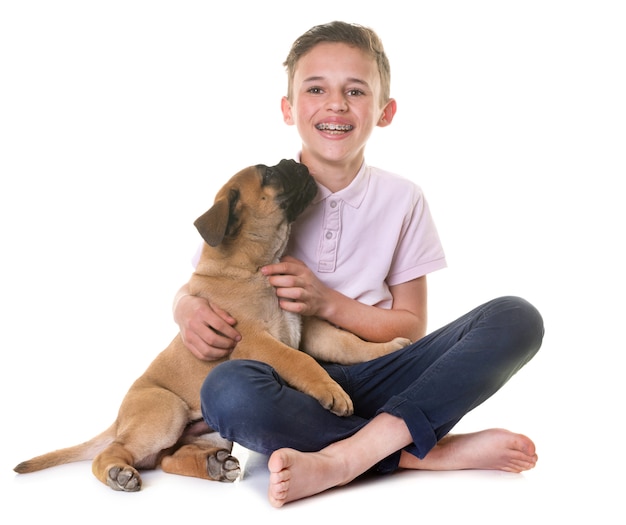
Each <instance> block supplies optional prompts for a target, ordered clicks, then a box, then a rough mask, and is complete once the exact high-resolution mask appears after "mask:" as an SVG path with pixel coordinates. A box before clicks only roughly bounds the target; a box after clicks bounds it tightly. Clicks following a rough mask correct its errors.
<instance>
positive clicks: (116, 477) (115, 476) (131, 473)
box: [107, 465, 141, 492]
mask: <svg viewBox="0 0 626 525" xmlns="http://www.w3.org/2000/svg"><path fill="white" fill-rule="evenodd" d="M107 485H108V486H109V487H111V488H112V489H113V490H122V491H124V492H137V491H138V490H140V489H141V476H140V475H139V472H137V471H136V470H135V469H134V468H133V467H131V466H128V465H127V466H125V467H118V466H115V467H111V468H110V469H109V471H108V473H107Z"/></svg>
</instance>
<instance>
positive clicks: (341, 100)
mask: <svg viewBox="0 0 626 525" xmlns="http://www.w3.org/2000/svg"><path fill="white" fill-rule="evenodd" d="M328 107H329V109H331V110H333V111H337V112H343V111H346V110H347V109H348V103H347V102H346V99H345V97H344V96H343V95H334V96H332V97H331V98H330V100H329V101H328Z"/></svg>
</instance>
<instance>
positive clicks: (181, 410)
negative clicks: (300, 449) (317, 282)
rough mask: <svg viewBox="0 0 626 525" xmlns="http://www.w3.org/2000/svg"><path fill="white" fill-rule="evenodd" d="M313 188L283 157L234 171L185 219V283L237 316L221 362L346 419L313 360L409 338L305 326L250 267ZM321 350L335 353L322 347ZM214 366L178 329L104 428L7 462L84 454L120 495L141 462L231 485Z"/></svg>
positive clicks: (280, 241) (368, 355) (232, 462)
mask: <svg viewBox="0 0 626 525" xmlns="http://www.w3.org/2000/svg"><path fill="white" fill-rule="evenodd" d="M316 192H317V186H316V184H315V181H314V179H313V178H312V177H311V176H310V174H309V172H308V170H307V168H306V167H305V166H304V165H302V164H299V163H296V162H295V161H293V160H282V161H281V162H280V163H279V164H278V165H276V166H272V167H268V166H264V165H257V166H251V167H248V168H245V169H243V170H241V171H240V172H239V173H237V174H236V175H234V176H233V177H232V178H231V179H230V180H229V181H228V182H227V183H226V184H225V185H224V186H223V187H222V189H221V190H220V191H219V192H218V194H217V196H216V198H215V201H214V204H213V206H212V207H211V208H210V209H209V210H208V211H207V212H206V213H204V214H203V215H202V216H200V217H199V218H198V219H197V220H196V221H195V223H194V224H195V226H196V228H197V229H198V232H199V233H200V235H201V236H202V238H203V239H204V241H205V242H204V245H203V249H202V254H201V257H200V261H199V263H198V266H197V268H196V271H195V272H194V273H193V274H192V276H191V278H190V281H189V290H190V292H191V293H192V294H193V295H198V296H201V297H206V298H209V297H210V299H211V301H213V302H215V303H216V304H219V305H220V307H221V308H224V309H225V310H226V311H228V312H229V313H230V314H231V315H232V316H233V317H234V318H235V319H237V330H238V331H239V332H240V333H241V335H242V340H241V341H240V342H239V343H238V344H237V346H236V348H235V350H234V351H233V352H232V353H231V355H230V357H229V359H253V360H258V361H263V362H265V363H267V364H269V365H271V366H272V367H273V368H274V369H275V370H276V371H277V372H278V374H279V375H280V376H281V377H283V378H284V379H285V380H286V381H287V382H288V383H289V384H290V385H292V386H293V387H294V388H297V389H299V390H301V391H302V392H305V393H307V394H309V395H311V396H313V397H314V398H316V399H317V400H318V401H319V402H320V404H321V405H322V406H323V407H325V408H326V409H328V410H330V411H332V412H333V413H334V414H337V415H338V416H347V415H350V414H352V411H353V407H352V401H351V400H350V398H349V396H348V395H347V394H346V392H345V391H344V390H343V389H342V388H341V387H340V386H339V385H338V384H337V383H336V382H335V381H334V380H332V379H331V378H330V377H329V376H328V374H327V373H326V371H325V370H324V369H323V368H322V367H321V366H320V365H319V364H318V363H317V361H316V360H315V359H314V358H313V357H312V356H315V357H318V358H320V359H324V360H333V361H336V362H343V363H348V364H349V363H354V362H360V361H365V360H368V359H372V358H375V357H378V356H380V355H384V354H387V353H389V352H392V351H394V350H397V349H399V348H402V347H404V346H406V345H407V344H409V341H408V340H406V339H403V338H397V339H394V340H393V341H390V342H388V343H368V342H364V341H362V340H361V339H359V338H358V337H356V336H354V335H353V334H350V333H348V332H345V331H343V330H340V329H338V328H335V327H333V326H331V325H330V324H329V323H326V322H325V321H322V320H320V319H315V318H306V322H305V323H304V327H303V323H302V320H301V319H300V317H299V316H298V315H296V314H293V313H289V312H285V311H284V310H282V309H281V308H280V306H279V304H278V299H277V297H276V292H275V290H274V288H273V287H272V286H271V285H270V284H269V282H268V279H267V278H266V277H265V276H263V275H262V274H261V273H260V271H259V270H260V268H261V267H262V266H264V265H267V264H270V263H274V262H277V261H278V260H279V259H280V257H281V255H282V254H283V252H284V250H285V248H286V246H287V241H288V239H289V232H290V228H291V224H292V222H293V221H294V220H295V219H296V218H297V217H298V215H299V214H300V213H301V212H302V211H303V210H304V209H305V208H306V207H307V206H308V205H309V204H310V202H311V201H312V200H313V198H314V197H315V194H316ZM303 334H304V335H303ZM301 340H303V341H306V342H307V345H308V348H303V350H304V351H300V350H299V347H300V344H301ZM315 347H317V348H315ZM329 348H331V349H336V352H334V351H333V353H332V354H330V355H329V353H328V349H329ZM307 352H308V353H307ZM220 362H221V361H212V362H206V361H201V360H199V359H197V358H195V357H194V356H193V355H192V353H191V352H189V351H188V350H187V349H186V348H185V346H184V344H183V342H182V339H181V337H180V334H177V335H176V337H174V339H173V340H172V342H171V343H170V344H169V345H168V346H167V348H165V350H163V351H162V352H161V353H160V354H158V355H157V357H156V358H155V359H154V361H153V362H152V363H151V364H150V365H149V367H148V368H147V370H146V371H145V372H144V374H143V375H142V376H141V377H139V378H138V379H137V380H136V381H135V382H134V384H133V385H132V386H131V387H130V389H129V391H128V393H127V394H126V396H125V397H124V399H123V401H122V404H121V406H120V409H119V413H118V416H117V419H116V420H115V422H114V423H113V424H112V425H111V426H110V427H109V428H108V429H107V430H105V431H104V432H102V433H101V434H99V435H97V436H95V437H93V438H92V439H90V440H89V441H87V442H85V443H83V444H80V445H76V446H72V447H69V448H65V449H61V450H57V451H54V452H49V453H47V454H44V455H41V456H38V457H35V458H33V459H30V460H28V461H24V462H22V463H20V464H19V465H17V466H16V467H15V469H14V470H15V471H16V472H18V473H27V472H34V471H37V470H41V469H45V468H48V467H52V466H55V465H61V464H64V463H69V462H74V461H83V460H93V462H92V471H93V473H94V475H95V476H96V477H97V478H98V479H99V480H100V481H102V482H103V483H105V484H106V485H108V486H109V487H111V488H112V489H115V490H121V491H127V492H134V491H138V490H140V488H141V476H140V474H139V470H142V469H154V468H156V467H157V466H159V465H160V466H161V468H162V469H163V470H164V471H166V472H170V473H174V474H181V475H186V476H194V477H199V478H204V479H209V480H217V481H234V480H235V479H237V477H238V476H239V475H240V466H239V462H238V461H237V459H236V458H234V457H233V456H232V455H231V451H232V443H230V442H228V441H226V440H223V439H221V438H219V436H217V435H216V433H214V432H213V431H212V430H211V429H210V428H208V426H207V425H206V424H205V423H204V422H203V420H202V416H201V412H200V396H199V393H200V387H201V385H202V383H203V381H204V379H205V377H206V376H207V374H209V373H210V371H211V369H212V368H214V367H215V366H217V365H218V364H219V363H220Z"/></svg>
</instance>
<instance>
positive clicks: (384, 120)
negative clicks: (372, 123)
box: [377, 98, 398, 128]
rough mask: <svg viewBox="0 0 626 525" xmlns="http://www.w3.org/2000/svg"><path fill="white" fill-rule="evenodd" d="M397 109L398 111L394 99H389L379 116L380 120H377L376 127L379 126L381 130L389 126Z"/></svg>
mask: <svg viewBox="0 0 626 525" xmlns="http://www.w3.org/2000/svg"><path fill="white" fill-rule="evenodd" d="M397 109H398V106H397V104H396V101H395V99H393V98H390V99H389V102H387V104H386V105H385V107H384V108H383V113H382V115H381V116H380V119H378V124H377V125H378V126H380V127H381V128H384V127H385V126H388V125H389V124H391V121H392V120H393V117H394V115H395V114H396V110H397Z"/></svg>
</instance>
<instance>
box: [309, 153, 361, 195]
mask: <svg viewBox="0 0 626 525" xmlns="http://www.w3.org/2000/svg"><path fill="white" fill-rule="evenodd" d="M300 161H301V162H302V163H303V164H305V165H306V166H307V167H308V168H309V172H310V173H311V175H312V176H313V178H314V179H315V180H316V181H317V182H318V183H319V184H321V185H322V186H324V187H325V188H328V189H329V190H330V191H331V192H332V193H337V192H338V191H340V190H343V189H344V188H347V187H348V186H349V185H350V184H351V183H352V181H353V180H354V178H355V177H356V176H357V174H358V173H359V170H360V169H361V166H362V165H363V158H362V157H360V158H354V159H351V160H350V161H347V162H336V163H330V162H319V160H317V159H312V158H310V157H308V156H306V155H304V154H303V155H302V157H301V158H300Z"/></svg>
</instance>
